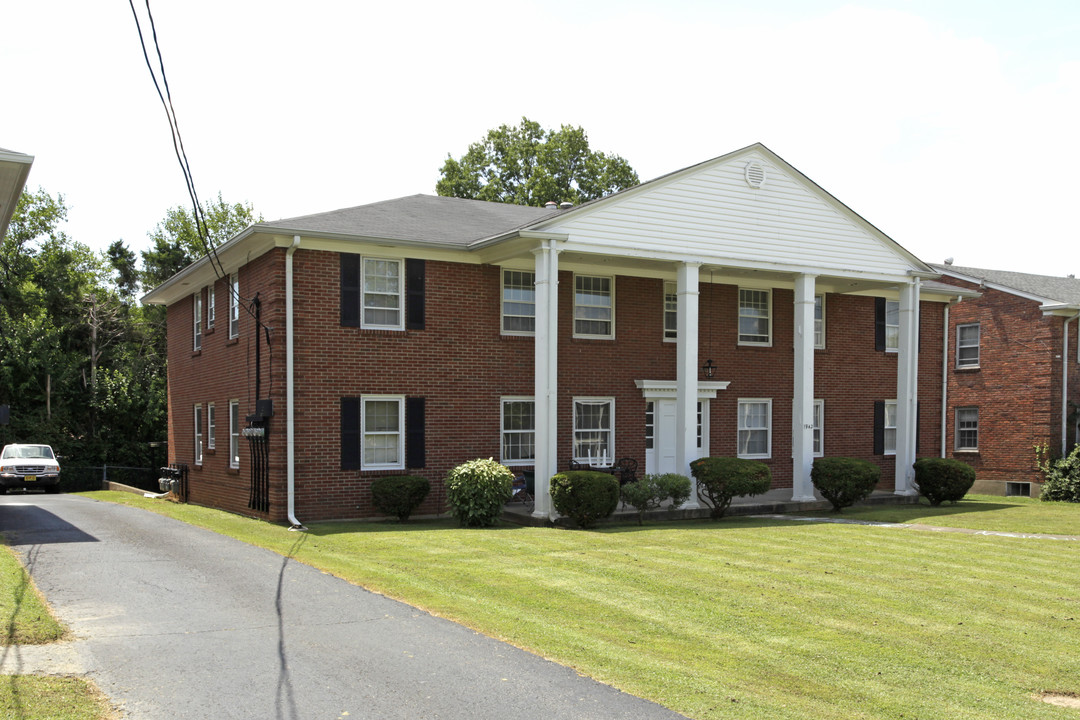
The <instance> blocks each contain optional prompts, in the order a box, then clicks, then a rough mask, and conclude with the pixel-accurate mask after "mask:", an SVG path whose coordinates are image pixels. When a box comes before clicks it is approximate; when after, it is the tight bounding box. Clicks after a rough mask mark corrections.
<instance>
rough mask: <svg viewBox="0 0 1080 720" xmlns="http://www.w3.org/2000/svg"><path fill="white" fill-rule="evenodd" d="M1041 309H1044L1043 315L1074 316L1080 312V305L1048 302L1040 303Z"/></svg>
mask: <svg viewBox="0 0 1080 720" xmlns="http://www.w3.org/2000/svg"><path fill="white" fill-rule="evenodd" d="M1039 309H1040V310H1042V312H1043V315H1053V316H1058V317H1073V316H1075V315H1076V314H1077V313H1080V305H1076V304H1069V303H1046V304H1045V305H1040V306H1039Z"/></svg>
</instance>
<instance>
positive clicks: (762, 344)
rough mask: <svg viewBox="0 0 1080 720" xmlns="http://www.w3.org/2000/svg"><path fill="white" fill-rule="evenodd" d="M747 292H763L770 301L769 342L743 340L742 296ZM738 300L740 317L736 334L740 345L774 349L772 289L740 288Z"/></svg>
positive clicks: (737, 319) (768, 313)
mask: <svg viewBox="0 0 1080 720" xmlns="http://www.w3.org/2000/svg"><path fill="white" fill-rule="evenodd" d="M744 290H745V291H747V292H763V293H765V297H766V298H767V299H768V300H767V301H768V308H767V309H766V313H767V315H766V317H767V319H768V323H769V339H768V340H743V339H742V328H741V325H742V294H743V291H744ZM736 300H737V303H738V305H737V310H738V315H737V317H736V323H735V332H736V337H737V338H738V341H739V342H738V344H739V345H743V346H746V347H772V344H773V293H772V288H758V287H740V288H739V292H738V296H737V298H736Z"/></svg>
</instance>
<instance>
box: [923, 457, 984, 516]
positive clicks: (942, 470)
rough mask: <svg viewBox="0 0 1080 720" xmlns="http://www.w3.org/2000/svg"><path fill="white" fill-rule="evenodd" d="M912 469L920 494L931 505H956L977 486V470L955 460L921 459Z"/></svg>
mask: <svg viewBox="0 0 1080 720" xmlns="http://www.w3.org/2000/svg"><path fill="white" fill-rule="evenodd" d="M912 467H914V468H915V485H916V486H917V487H918V488H919V494H920V495H922V496H923V497H924V498H926V499H927V500H929V501H930V504H931V505H940V504H941V503H943V502H945V501H948V502H951V503H953V504H955V503H957V502H959V501H960V500H961V499H963V497H964V496H965V495H967V492H968V490H970V489H971V486H972V485H974V484H975V468H973V467H971V466H970V465H968V464H967V463H965V462H961V461H960V460H956V459H954V458H940V457H926V458H919V459H918V460H916V461H915V464H914V465H913V466H912Z"/></svg>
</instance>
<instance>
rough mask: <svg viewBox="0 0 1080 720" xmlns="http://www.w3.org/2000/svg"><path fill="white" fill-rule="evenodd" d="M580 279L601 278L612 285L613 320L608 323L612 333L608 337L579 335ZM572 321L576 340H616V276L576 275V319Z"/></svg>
mask: <svg viewBox="0 0 1080 720" xmlns="http://www.w3.org/2000/svg"><path fill="white" fill-rule="evenodd" d="M579 277H583V278H585V277H588V278H599V279H603V280H608V281H609V283H610V285H609V287H610V288H611V294H610V296H609V297H610V298H611V320H609V321H608V322H609V323H610V325H611V332H610V333H609V334H607V335H591V334H587V333H579V332H578V331H577V321H578V317H577V309H578V304H577V279H578V278H579ZM583 307H584V306H583ZM572 319H573V323H574V326H573V330H574V335H573V337H575V338H583V339H586V340H614V339H615V276H614V275H590V274H587V273H581V274H578V273H574V317H573V318H572ZM585 322H594V321H590V320H586V321H585Z"/></svg>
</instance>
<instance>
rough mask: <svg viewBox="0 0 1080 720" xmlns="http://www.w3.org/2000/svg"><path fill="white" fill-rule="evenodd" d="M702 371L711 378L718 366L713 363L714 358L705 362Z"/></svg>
mask: <svg viewBox="0 0 1080 720" xmlns="http://www.w3.org/2000/svg"><path fill="white" fill-rule="evenodd" d="M701 372H703V373H705V377H707V378H711V377H712V376H713V373H714V372H716V366H715V365H713V361H712V358H709V359H708V360H706V361H705V364H704V365H702V366H701Z"/></svg>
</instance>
